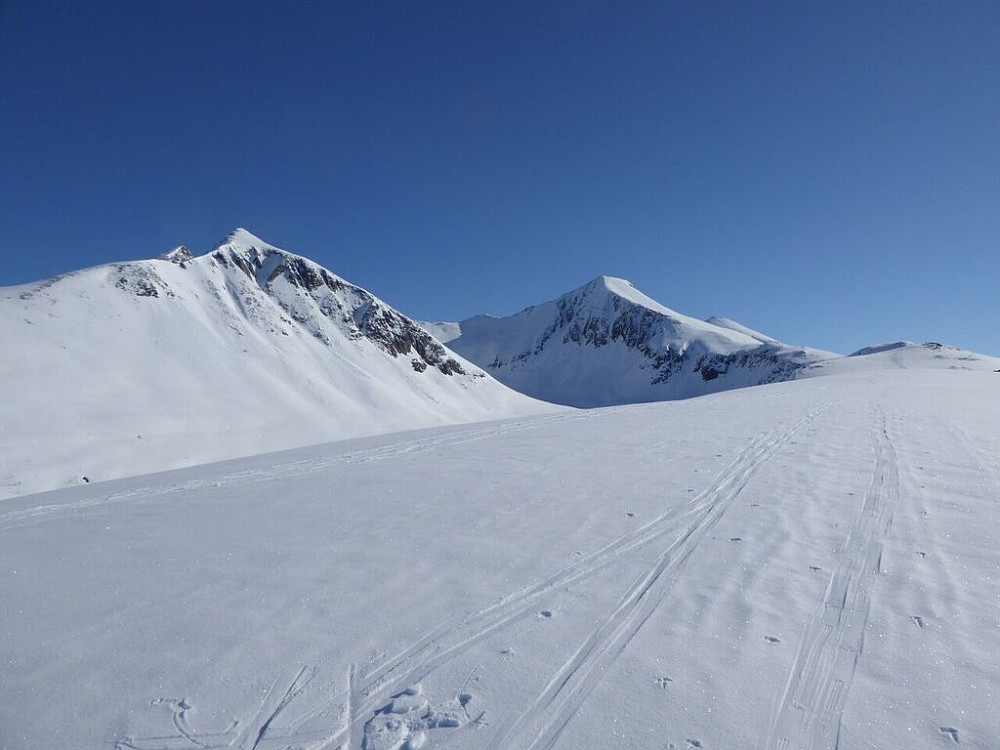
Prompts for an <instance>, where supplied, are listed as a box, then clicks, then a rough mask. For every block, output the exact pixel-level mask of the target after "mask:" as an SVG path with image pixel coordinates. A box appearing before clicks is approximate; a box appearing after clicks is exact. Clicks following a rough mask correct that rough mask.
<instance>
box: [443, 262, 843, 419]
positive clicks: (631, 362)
mask: <svg viewBox="0 0 1000 750" xmlns="http://www.w3.org/2000/svg"><path fill="white" fill-rule="evenodd" d="M713 320H714V321H716V322H712V320H710V321H702V320H697V319H695V318H691V317H688V316H686V315H681V314H680V313H677V312H675V311H673V310H671V309H670V308H668V307H665V306H664V305H662V304H660V303H659V302H657V301H656V300H653V299H651V298H650V297H648V296H646V295H645V294H643V293H642V292H640V291H639V290H638V289H636V288H635V287H634V286H633V285H632V284H631V282H628V281H626V280H624V279H617V278H613V277H609V276H601V277H598V278H596V279H594V280H593V281H591V282H589V283H588V284H585V285H583V286H582V287H580V288H578V289H575V290H573V291H571V292H569V293H567V294H564V295H562V296H561V297H559V298H557V299H555V300H553V301H551V302H546V303H544V304H541V305H536V306H533V307H529V308H527V309H526V310H522V311H521V312H519V313H517V314H516V315H512V316H510V317H506V318H494V317H490V316H486V315H480V316H476V317H473V318H469V319H467V320H464V321H462V322H461V323H458V324H442V323H438V324H433V327H430V328H429V330H432V331H438V332H441V333H442V334H448V335H450V334H454V333H457V334H458V335H454V336H450V337H449V338H448V339H447V341H448V346H449V347H450V348H451V349H453V350H454V351H456V352H458V353H459V354H461V355H462V356H464V357H466V358H467V359H469V360H471V361H473V362H475V363H476V364H478V365H479V366H480V367H482V368H484V369H485V370H486V371H487V372H489V373H490V374H491V375H493V376H494V377H495V378H497V379H498V380H500V381H501V382H503V383H506V384H507V385H509V386H510V387H511V388H514V389H515V390H518V391H521V392H522V393H525V394H528V395H530V396H534V397H535V398H540V399H543V400H546V401H552V402H555V403H561V404H568V405H571V406H582V407H590V406H604V405H610V404H620V403H635V402H645V401H659V400H666V399H677V398H687V397H691V396H698V395H702V394H706V393H713V392H717V391H722V390H728V389H731V388H740V387H745V386H751V385H760V384H764V383H773V382H777V381H781V380H788V379H790V378H792V377H794V376H795V374H796V372H797V371H798V370H799V369H801V368H803V367H806V366H808V365H810V364H813V363H815V362H819V361H821V360H823V359H826V358H829V357H833V356H835V355H833V354H831V353H829V352H821V351H818V350H813V349H804V348H797V347H790V346H787V345H785V344H782V343H780V342H778V341H776V340H774V339H772V338H770V337H767V336H764V335H763V334H760V333H757V332H756V331H753V330H751V329H749V328H746V327H745V326H742V325H740V324H738V323H735V322H733V321H730V320H727V319H724V318H716V319H713ZM456 328H457V331H456Z"/></svg>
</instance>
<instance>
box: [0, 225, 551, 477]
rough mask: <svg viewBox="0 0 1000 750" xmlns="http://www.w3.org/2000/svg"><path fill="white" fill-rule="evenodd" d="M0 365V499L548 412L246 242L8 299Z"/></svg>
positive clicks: (376, 304)
mask: <svg viewBox="0 0 1000 750" xmlns="http://www.w3.org/2000/svg"><path fill="white" fill-rule="evenodd" d="M0 350H2V351H3V358H2V360H0V384H2V386H3V391H4V396H3V399H0V497H5V496H10V495H17V494H22V493H25V492H32V491H37V490H42V489H49V488H54V487H60V486H65V485H67V484H77V483H80V482H81V481H83V479H82V478H83V477H87V478H88V479H89V480H90V481H95V480H104V479H109V478H112V477H121V476H128V475H134V474H141V473H146V472H151V471H159V470H163V469H168V468H173V467H178V466H185V465H192V464H198V463H204V462H206V461H212V460H218V459H222V458H229V457H235V456H242V455H250V454H256V453H260V452H263V451H269V450H276V449H281V448H290V447H293V446H299V445H308V444H313V443H317V442H321V441H327V440H333V439H340V438H347V437H354V436H359V435H366V434H374V433H379V432H390V431H398V430H408V429H413V428H417V427H426V426H430V425H440V424H449V423H456V422H468V421H475V420H482V419H495V418H499V417H505V416H512V415H516V414H525V413H538V412H540V411H545V410H548V411H551V410H552V408H553V407H551V406H550V405H544V404H540V403H537V402H534V401H532V400H530V399H528V398H526V397H524V396H522V395H521V394H518V393H515V392H513V391H511V390H510V389H508V388H506V387H505V386H503V385H501V384H500V383H497V382H496V381H495V380H493V379H492V378H491V377H489V376H487V375H486V374H485V373H484V372H483V371H482V370H480V369H479V368H478V367H476V366H475V365H472V364H470V363H469V362H467V361H466V360H464V359H462V358H461V357H460V356H457V355H455V354H454V353H453V352H451V351H449V350H448V349H446V348H445V347H443V346H442V345H441V344H440V343H439V342H438V341H436V340H434V338H433V337H431V336H429V335H428V334H427V333H426V332H425V331H424V330H423V329H422V328H420V327H419V326H418V325H416V324H415V323H413V322H412V321H411V320H409V319H408V318H406V317H405V316H403V315H401V314H400V313H398V312H397V311H396V310H394V309H393V308H392V307H390V306H389V305H387V304H385V303H384V302H382V301H381V300H380V299H378V298H377V297H375V296H373V295H372V294H370V293H369V292H367V291H365V290H364V289H361V288H360V287H357V286H354V285H353V284H350V283H349V282H347V281H345V280H343V279H341V278H340V277H338V276H336V275H334V274H332V273H330V272H329V271H327V270H326V269H325V268H322V267H321V266H319V265H317V264H315V263H313V262H311V261H309V260H307V259H306V258H303V257H300V256H297V255H293V254H291V253H288V252H285V251H283V250H280V249H278V248H277V247H275V246H273V245H270V244H268V243H267V242H264V241H263V240H261V239H260V238H258V237H255V236H254V235H252V234H250V233H249V232H247V231H245V230H242V229H238V230H236V231H235V232H233V233H232V234H231V235H230V236H229V237H228V238H227V239H226V240H224V241H223V242H222V243H220V244H219V245H218V246H217V247H216V248H214V249H213V250H212V251H211V252H209V253H208V254H206V255H203V256H200V257H192V255H191V253H190V252H189V251H188V250H187V249H186V248H184V247H178V248H176V249H174V250H172V251H171V252H169V253H167V254H165V255H164V256H162V257H161V258H160V259H157V260H146V261H137V262H130V263H117V264H112V265H106V266H100V267H97V268H90V269H86V270H83V271H79V272H75V273H70V274H66V275H64V276H59V277H56V278H53V279H50V280H48V281H44V282H41V283H36V284H29V285H25V286H19V287H8V288H5V289H2V290H0Z"/></svg>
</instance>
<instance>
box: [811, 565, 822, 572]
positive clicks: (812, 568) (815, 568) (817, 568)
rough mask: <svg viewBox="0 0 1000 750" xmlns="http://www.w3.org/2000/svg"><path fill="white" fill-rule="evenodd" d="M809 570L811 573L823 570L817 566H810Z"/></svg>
mask: <svg viewBox="0 0 1000 750" xmlns="http://www.w3.org/2000/svg"><path fill="white" fill-rule="evenodd" d="M809 570H811V571H812V572H813V573H819V572H821V571H822V570H823V569H822V568H821V567H820V566H819V565H810V566H809Z"/></svg>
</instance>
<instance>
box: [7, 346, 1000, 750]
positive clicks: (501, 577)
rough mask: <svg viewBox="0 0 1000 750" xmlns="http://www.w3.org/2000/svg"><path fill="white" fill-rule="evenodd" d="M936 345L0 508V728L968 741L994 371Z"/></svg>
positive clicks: (986, 615) (523, 749) (675, 743)
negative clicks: (754, 384)
mask: <svg viewBox="0 0 1000 750" xmlns="http://www.w3.org/2000/svg"><path fill="white" fill-rule="evenodd" d="M939 353H941V352H940V351H937V352H935V350H932V349H926V348H922V347H916V348H914V349H913V350H912V351H908V352H907V353H905V354H904V356H905V357H906V358H907V359H906V361H905V365H906V366H905V367H900V366H898V364H896V363H894V362H892V360H890V359H888V358H884V359H881V360H880V359H879V357H881V356H882V355H872V356H871V357H857V358H845V359H844V360H839V361H838V363H836V364H832V363H831V364H830V365H829V366H825V367H824V368H822V369H820V368H817V369H816V371H815V372H814V373H813V374H817V375H821V376H817V377H810V378H805V379H797V380H794V381H791V382H784V383H778V384H773V385H767V386H763V387H759V388H749V389H742V390H734V391H728V392H725V393H720V394H715V395H711V396H707V397H705V398H699V399H691V400H685V401H670V402H661V403H653V404H642V405H634V406H622V407H615V408H608V409H596V410H589V411H582V412H564V413H561V414H556V415H549V416H541V417H532V418H526V419H520V420H506V421H501V422H495V423H488V424H478V425H474V426H462V427H448V428H435V429H432V430H427V431H424V432H422V433H419V434H410V435H393V436H381V437H372V438H365V439H360V440H353V441H347V442H343V443H338V444H331V445H325V446H316V447H311V448H303V449H296V450H294V451H289V452H286V453H281V454H271V455H266V456H258V457H254V458H246V459H240V460H236V461H230V462H227V463H222V464H215V465H209V466H199V467H194V468H188V469H183V470H178V471H173V472H169V473H164V474H159V475H156V476H146V477H136V478H132V479H125V480H117V481H113V482H108V483H105V484H102V485H90V486H86V487H75V488H69V489H64V490H59V491H55V492H50V493H46V494H41V495H32V496H23V497H19V498H14V499H11V500H7V501H5V502H4V503H3V504H2V506H0V622H2V629H0V632H2V637H0V663H2V664H3V665H4V671H3V691H2V692H3V700H0V747H3V748H6V749H7V750H26V749H27V748H32V749H34V748H38V747H59V748H88V749H93V748H108V750H111V748H115V747H117V748H119V750H126V749H129V748H131V749H135V748H141V749H143V750H167V749H170V750H180V749H182V748H185V749H191V750H194V749H195V748H199V747H200V748H221V747H227V748H258V749H259V750H267V749H274V750H277V749H279V748H286V749H288V748H292V749H293V750H305V749H306V748H311V749H312V750H319V749H320V748H326V749H332V748H338V747H340V748H350V749H351V750H358V749H359V748H367V749H368V750H372V749H374V748H381V749H385V748H395V749H396V750H401V748H404V747H406V748H420V747H422V748H448V750H465V749H468V750H472V749H477V750H478V749H483V748H488V749H490V750H501V749H503V750H527V749H531V750H540V749H541V748H555V749H556V750H559V749H562V748H574V749H582V750H588V749H591V748H593V749H595V750H596V749H603V748H656V749H657V750H662V749H664V748H673V749H674V750H690V749H691V748H703V749H704V750H733V749H737V748H738V749H741V750H742V749H752V750H793V749H798V748H813V749H818V748H826V749H829V748H838V749H839V750H869V749H873V748H881V749H892V750H897V749H898V748H907V749H908V750H924V749H927V750H934V749H935V748H948V747H960V748H970V749H975V750H994V749H995V748H996V747H997V746H998V744H1000V710H998V708H1000V704H998V701H1000V661H998V660H997V658H996V654H997V650H998V643H1000V641H998V632H1000V631H998V627H1000V623H998V614H997V613H998V611H1000V600H998V594H997V592H998V590H1000V580H998V578H1000V553H998V549H1000V504H998V503H997V497H998V496H1000V373H994V372H992V371H990V370H988V369H986V367H985V364H987V363H985V362H979V363H971V364H970V363H967V362H964V363H963V362H962V360H960V359H959V360H956V361H953V362H952V364H955V363H956V362H958V363H962V364H963V365H965V366H969V367H980V368H981V369H978V370H965V369H950V365H948V364H947V363H945V366H941V364H942V363H943V362H944V360H937V359H935V356H936V354H939ZM848 360H851V361H853V362H854V363H857V362H861V361H864V360H867V365H866V366H865V367H857V366H855V365H854V364H850V363H848ZM845 363H847V364H845ZM811 372H813V371H811Z"/></svg>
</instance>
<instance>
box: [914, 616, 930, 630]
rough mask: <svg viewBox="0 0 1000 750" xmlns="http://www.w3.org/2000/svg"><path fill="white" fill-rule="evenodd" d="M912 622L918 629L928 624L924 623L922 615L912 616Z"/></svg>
mask: <svg viewBox="0 0 1000 750" xmlns="http://www.w3.org/2000/svg"><path fill="white" fill-rule="evenodd" d="M910 622H912V623H913V624H914V625H916V626H917V627H918V628H923V627H924V625H926V624H927V623H925V622H924V618H923V617H921V616H920V615H911V616H910Z"/></svg>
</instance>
